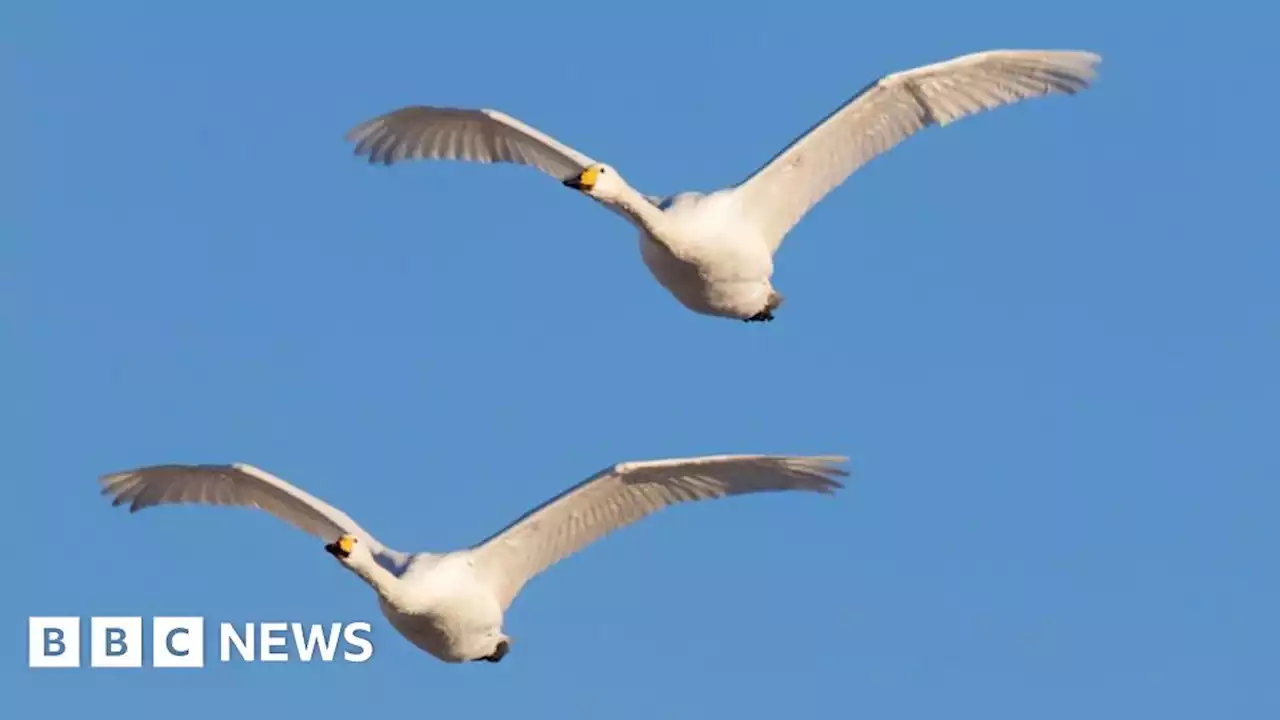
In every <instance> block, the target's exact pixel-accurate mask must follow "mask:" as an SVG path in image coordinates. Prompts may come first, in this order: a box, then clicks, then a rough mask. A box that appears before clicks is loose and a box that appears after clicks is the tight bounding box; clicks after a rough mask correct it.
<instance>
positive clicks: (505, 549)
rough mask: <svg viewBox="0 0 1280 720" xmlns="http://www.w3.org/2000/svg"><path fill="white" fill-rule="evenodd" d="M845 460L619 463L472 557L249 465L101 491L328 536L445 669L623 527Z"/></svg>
mask: <svg viewBox="0 0 1280 720" xmlns="http://www.w3.org/2000/svg"><path fill="white" fill-rule="evenodd" d="M845 460H846V459H845V458H843V457H834V456H822V457H799V456H777V455H717V456H705V457H695V458H674V459H668V460H650V461H643V462H629V463H619V464H616V465H612V466H610V467H608V468H605V469H604V470H601V471H600V472H598V473H596V474H595V475H593V476H592V477H590V478H588V479H587V480H585V481H583V482H581V483H579V484H578V485H575V486H574V487H572V488H570V489H569V490H567V491H565V492H563V493H561V494H560V495H558V496H556V497H555V498H553V499H551V500H550V501H548V502H546V503H544V504H542V505H541V506H539V507H537V508H535V509H534V510H532V511H530V512H528V513H526V514H525V515H524V516H522V517H521V518H519V519H518V520H516V521H515V522H513V523H512V524H510V525H509V526H507V527H506V528H505V529H503V530H502V531H500V532H498V533H496V534H494V535H492V536H490V537H489V538H488V539H486V540H484V541H482V542H480V543H478V544H477V545H474V546H472V547H470V548H467V549H465V550H458V551H454V552H444V553H429V552H420V553H404V552H401V551H399V550H393V549H391V548H389V547H387V546H385V545H383V544H382V543H381V542H379V541H378V540H377V539H376V538H374V537H373V536H372V535H371V534H369V533H368V532H367V531H365V530H364V529H363V528H361V527H360V526H359V525H357V524H356V523H355V521H353V520H352V519H351V518H350V517H348V516H347V515H346V514H345V513H343V512H342V511H341V510H339V509H337V508H335V507H333V506H332V505H329V504H328V503H326V502H324V501H323V500H320V499H319V498H316V497H314V496H312V495H310V494H308V493H306V492H305V491H303V490H301V489H300V488H298V487H295V486H294V485H291V484H290V483H288V482H286V481H284V480H282V479H280V478H278V477H276V476H275V475H272V474H271V473H268V472H267V471H265V470H262V469H259V468H256V467H254V466H252V465H246V464H243V463H236V464H232V465H153V466H149V467H142V468H137V469H134V470H126V471H123V472H118V473H113V474H110V475H105V476H103V477H102V478H101V479H100V482H101V484H102V492H103V494H104V495H108V496H110V497H111V498H112V504H113V505H122V504H128V506H129V509H130V511H135V512H136V511H138V510H141V509H144V508H148V507H152V506H156V505H164V504H174V503H205V504H214V505H239V506H246V507H257V508H261V509H263V510H266V511H267V512H269V513H271V514H272V515H275V516H276V517H278V518H280V519H281V520H284V521H286V522H288V523H290V524H292V525H294V526H296V527H298V528H300V529H302V530H304V531H306V532H309V533H311V534H313V535H315V536H317V537H319V538H321V539H322V540H324V541H325V545H324V549H325V551H326V552H328V553H329V554H330V555H332V556H333V557H334V558H336V559H337V561H338V562H339V563H340V564H341V565H343V566H344V567H346V568H347V569H348V570H350V571H352V572H353V573H355V574H356V575H357V576H359V577H360V578H361V579H362V580H364V581H365V582H366V583H367V584H368V585H369V586H370V587H371V588H372V589H373V590H374V592H375V593H376V594H377V597H378V607H379V609H380V610H381V611H382V614H383V615H384V616H385V617H386V618H387V621H388V622H389V623H390V624H391V626H392V627H394V628H395V629H396V631H398V632H399V633H400V634H401V635H403V636H404V637H405V638H406V639H407V640H409V642H411V643H413V644H414V645H415V646H417V647H419V648H421V649H422V650H424V651H426V652H427V653H429V654H431V655H432V656H434V657H436V658H438V659H440V660H442V661H444V662H448V663H462V662H471V661H476V660H486V661H489V662H499V661H501V660H502V658H503V657H505V656H506V654H507V653H508V652H509V650H510V648H511V638H510V636H508V635H507V634H506V633H505V632H504V630H503V618H504V615H505V613H506V610H507V608H508V607H510V605H511V603H512V602H513V601H514V599H515V598H516V596H517V595H518V594H519V593H520V591H521V589H522V588H523V587H524V585H525V584H526V583H527V582H528V581H529V580H530V579H532V578H533V577H534V576H535V575H537V574H539V573H541V572H542V571H544V570H545V569H547V568H548V567H550V566H551V565H553V564H555V563H556V562H558V561H560V560H562V559H564V558H565V557H568V556H569V555H572V554H573V553H575V552H577V551H579V550H581V549H582V548H584V547H586V546H587V545H589V544H591V543H592V542H594V541H596V540H599V539H600V538H602V537H604V536H605V535H606V534H608V533H610V532H612V531H613V530H616V529H618V528H620V527H624V526H626V525H629V524H631V523H633V522H635V521H636V520H639V519H640V518H642V517H645V516H647V515H649V514H651V513H653V512H656V511H657V510H659V509H661V508H663V507H667V506H669V505H674V504H678V503H683V502H689V501H697V500H709V499H715V498H721V497H728V496H731V495H744V494H752V493H763V492H781V491H806V492H815V493H822V494H830V493H833V492H834V491H835V490H836V489H838V488H840V487H842V485H841V483H840V482H839V481H838V480H836V478H838V477H841V476H844V475H847V474H848V473H847V472H846V471H845V470H843V469H841V468H840V467H839V464H840V463H843V462H844V461H845Z"/></svg>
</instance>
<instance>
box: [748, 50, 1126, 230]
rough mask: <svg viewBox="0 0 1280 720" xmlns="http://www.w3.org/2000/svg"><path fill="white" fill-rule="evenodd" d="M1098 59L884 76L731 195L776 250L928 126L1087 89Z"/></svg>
mask: <svg viewBox="0 0 1280 720" xmlns="http://www.w3.org/2000/svg"><path fill="white" fill-rule="evenodd" d="M1101 61H1102V58H1101V57H1100V56H1098V55H1096V54H1094V53H1089V52H1079V51H1065V50H1064V51H1058V50H991V51H987V52H979V53H972V54H969V55H962V56H960V57H957V58H953V59H951V60H947V61H945V62H940V63H935V64H932V65H925V66H922V67H918V68H915V69H912V70H906V71H903V72H898V73H893V74H891V75H886V76H884V77H882V78H880V79H879V80H877V81H876V82H874V83H871V84H870V85H868V86H866V87H865V88H863V89H862V91H860V92H859V93H858V94H857V95H855V96H854V97H853V98H852V99H850V100H849V101H848V102H846V103H845V104H844V105H842V106H840V107H839V108H837V109H836V110H835V111H834V112H832V113H831V114H830V115H828V116H827V117H825V118H823V119H822V120H821V121H820V122H818V124H816V125H814V126H813V127H812V128H810V129H809V130H808V131H806V132H805V133H804V134H803V135H801V136H800V137H799V138H797V139H796V140H795V141H794V142H792V143H791V144H790V145H789V146H787V147H786V148H784V149H783V150H782V152H780V153H778V154H777V155H775V156H774V157H772V158H770V159H769V161H768V162H767V163H765V164H764V166H762V167H761V168H760V169H758V170H757V171H756V172H755V173H753V174H752V175H751V176H750V177H748V178H747V179H746V180H744V181H742V182H741V183H740V184H739V185H738V186H737V187H736V190H737V191H738V192H740V193H742V195H743V204H744V206H745V207H746V208H747V212H749V213H752V220H753V221H755V222H757V223H759V224H760V225H761V226H762V228H763V229H764V233H765V237H767V238H769V239H770V241H771V248H770V249H771V250H773V251H774V252H776V251H777V249H778V246H779V245H781V244H782V240H783V238H784V237H785V236H786V234H787V232H789V231H790V230H791V228H792V227H794V226H795V225H796V223H798V222H800V220H801V218H803V217H804V215H805V213H807V212H808V211H809V210H810V209H812V208H813V206H814V205H816V204H817V203H818V202H819V201H821V200H822V198H824V197H826V195H827V194H828V193H829V192H831V190H833V189H834V188H835V187H836V186H838V185H839V184H841V183H843V182H844V181H845V180H846V179H848V177H849V176H850V175H852V174H853V173H854V172H855V171H857V170H858V168H860V167H862V166H863V165H865V164H866V163H867V162H869V161H870V160H871V159H872V158H874V157H876V156H877V155H880V154H882V153H884V152H886V151H888V150H889V149H891V148H893V147H894V146H896V145H897V144H898V143H900V142H902V141H903V140H905V139H907V138H908V137H910V136H911V135H914V134H915V133H917V132H919V131H920V130H923V129H924V128H926V127H928V126H930V125H947V124H949V123H951V122H954V121H956V120H959V119H960V118H963V117H967V116H969V115H973V114H975V113H978V112H981V111H984V110H992V109H995V108H997V107H1000V106H1003V105H1008V104H1011V103H1015V102H1018V101H1020V100H1024V99H1028V98H1033V97H1040V96H1044V95H1052V94H1065V95H1074V94H1076V93H1078V92H1080V91H1082V90H1084V89H1085V88H1087V87H1089V85H1090V84H1091V83H1092V81H1093V79H1094V77H1095V76H1096V74H1097V73H1096V69H1095V66H1096V65H1097V64H1098V63H1100V62H1101Z"/></svg>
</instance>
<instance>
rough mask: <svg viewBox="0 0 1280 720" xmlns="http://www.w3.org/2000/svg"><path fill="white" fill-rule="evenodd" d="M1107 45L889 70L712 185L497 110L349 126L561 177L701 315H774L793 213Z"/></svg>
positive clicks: (388, 152) (1080, 71)
mask: <svg viewBox="0 0 1280 720" xmlns="http://www.w3.org/2000/svg"><path fill="white" fill-rule="evenodd" d="M1099 62H1101V57H1100V56H1098V55H1096V54H1094V53H1089V52H1080V51H1059V50H989V51H985V52H978V53H971V54H969V55H962V56H959V57H956V58H952V59H951V60H947V61H944V62H940V63H934V64H931V65H924V66H921V67H917V68H914V69H911V70H906V71H903V72H897V73H892V74H890V75H886V76H884V77H881V78H879V79H878V80H876V81H875V82H873V83H871V84H870V85H867V86H866V87H865V88H863V90H862V91H861V92H859V93H857V94H856V95H855V96H854V97H853V98H851V99H850V100H849V101H847V102H846V103H844V104H843V105H841V106H840V107H839V108H837V109H836V110H835V111H834V112H832V113H831V114H830V115H828V116H827V117H825V118H823V119H822V120H821V121H820V122H819V123H817V124H816V125H814V126H813V127H812V128H810V129H809V130H808V131H806V132H805V133H804V134H803V135H801V136H800V137H798V138H796V139H795V140H794V141H792V143H791V144H790V145H788V146H787V147H786V148H784V149H783V150H782V151H781V152H779V153H778V154H777V155H775V156H774V157H773V158H771V159H770V160H769V161H768V162H767V163H765V164H764V165H763V166H762V167H760V168H759V169H758V170H756V171H755V172H754V173H752V174H751V175H750V176H749V177H747V178H746V179H745V180H743V181H741V182H739V183H738V184H736V185H734V186H732V187H729V188H725V189H722V190H718V191H716V192H711V193H706V194H703V193H695V192H686V193H681V194H678V195H674V196H671V197H666V198H663V197H656V196H651V195H645V194H642V193H640V192H639V191H637V190H635V189H634V188H632V187H631V186H630V185H629V184H627V182H626V181H625V180H624V179H623V178H622V176H621V175H620V174H619V173H618V171H617V170H616V169H614V168H613V167H611V166H609V165H607V164H605V163H601V162H597V161H595V160H593V159H592V158H590V157H588V156H587V155H584V154H583V153H581V152H579V151H578V150H575V149H573V148H571V147H569V146H568V145H565V144H563V143H561V142H560V141H558V140H556V139H554V138H552V137H550V136H549V135H546V134H544V133H543V132H541V131H539V130H537V129H535V128H533V127H531V126H529V125H526V124H525V123H523V122H521V121H520V120H517V119H515V118H514V117H511V116H510V115H507V114H506V113H503V112H499V111H497V110H491V109H460V108H446V107H430V106H410V107H404V108H400V109H398V110H393V111H391V112H389V113H386V114H384V115H380V116H378V117H375V118H373V119H371V120H367V121H365V122H363V123H361V124H359V125H357V126H356V127H354V128H353V129H352V130H351V131H349V132H348V133H347V139H348V140H350V141H352V142H354V143H355V152H356V153H357V154H360V155H367V156H368V158H369V161H370V162H381V163H384V164H391V163H394V162H398V161H401V160H405V159H436V160H467V161H472V162H480V163H493V162H507V163H519V164H524V165H530V166H533V167H535V168H537V169H539V170H542V171H543V172H545V173H547V174H549V175H552V176H553V177H556V178H558V179H560V180H561V181H562V182H563V184H564V185H566V186H567V187H571V188H574V189H576V190H579V191H580V192H582V193H584V194H586V195H587V196H589V197H591V198H592V199H594V200H596V201H598V202H599V203H601V204H603V205H604V206H605V207H606V208H608V209H610V210H612V211H614V212H616V213H617V214H619V215H621V216H622V217H623V218H625V219H626V220H628V221H629V222H631V224H632V225H634V226H635V227H636V228H637V229H638V231H639V241H638V242H639V247H640V256H641V258H642V259H643V261H644V263H645V265H646V266H647V267H648V269H649V271H650V273H651V274H652V275H653V277H654V278H655V279H656V280H657V281H658V282H659V283H660V284H661V285H662V286H663V287H664V288H666V289H667V291H668V292H669V293H670V294H671V295H672V296H674V297H675V298H676V300H678V301H679V302H680V303H681V304H682V305H684V306H685V307H686V308H688V309H690V310H692V311H694V312H696V313H699V314H703V315H710V316H716V317H725V318H735V319H740V320H744V321H748V322H752V321H769V320H772V319H773V312H774V311H775V310H776V309H777V308H778V307H779V306H780V305H781V304H782V301H783V296H782V294H781V293H780V292H778V290H777V289H776V288H774V286H773V285H772V283H771V278H772V276H773V270H774V263H773V258H774V256H775V255H776V253H777V251H778V248H779V247H780V246H781V244H782V241H783V239H784V238H785V237H786V236H787V234H788V233H789V232H790V231H791V229H792V228H793V227H795V225H796V224H798V223H799V222H800V220H801V219H802V218H803V217H804V216H805V214H807V213H808V211H809V210H810V209H812V208H813V206H814V205H816V204H817V203H818V202H819V201H821V200H822V199H823V198H824V197H826V195H827V194H828V193H830V192H831V191H832V190H833V189H835V187H836V186H838V185H840V184H841V183H843V182H844V181H845V180H846V179H847V178H848V177H849V176H850V175H851V174H853V173H854V172H855V171H856V170H857V169H858V168H860V167H862V166H863V165H864V164H866V163H867V162H868V161H870V160H871V159H872V158H874V157H876V156H877V155H880V154H882V153H884V152H885V151H887V150H889V149H890V148H892V147H894V146H896V145H897V144H898V143H900V142H902V141H903V140H905V139H906V138H907V137H909V136H911V135H913V134H915V133H916V132H918V131H920V130H922V129H924V128H925V127H928V126H930V125H946V124H948V123H950V122H953V121H955V120H958V119H960V118H962V117H966V116H968V115H972V114H974V113H977V112H981V111H984V110H990V109H994V108H996V107H1000V106H1002V105H1008V104H1011V103H1015V102H1018V101H1021V100H1024V99H1027V98H1032V97H1039V96H1044V95H1051V94H1068V95H1070V94H1075V93H1078V92H1080V91H1082V90H1084V89H1085V88H1087V87H1088V86H1089V85H1090V84H1091V82H1092V80H1093V79H1094V77H1095V76H1096V70H1095V66H1096V65H1097V64H1098V63H1099Z"/></svg>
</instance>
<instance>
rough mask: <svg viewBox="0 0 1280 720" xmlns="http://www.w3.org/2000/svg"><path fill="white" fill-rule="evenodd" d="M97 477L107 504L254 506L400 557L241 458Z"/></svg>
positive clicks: (325, 535)
mask: <svg viewBox="0 0 1280 720" xmlns="http://www.w3.org/2000/svg"><path fill="white" fill-rule="evenodd" d="M99 482H100V483H101V485H102V494H103V495H107V496H110V497H111V504H112V505H113V506H118V505H126V504H127V505H128V506H129V511H130V512H137V511H139V510H142V509H144V508H149V507H154V506H157V505H172V504H186V503H195V504H203V505H239V506H242V507H252V508H259V509H262V510H265V511H267V512H268V513H271V514H272V515H274V516H276V517H277V518H280V519H281V520H284V521H285V522H287V523H289V524H290V525H293V526H294V527H297V528H298V529H300V530H303V531H304V532H308V533H310V534H312V535H315V536H317V537H319V538H321V539H322V540H324V541H325V542H333V541H335V540H337V539H338V538H339V537H340V536H342V535H346V534H350V535H354V536H356V537H358V538H359V539H360V541H361V542H363V543H367V547H368V548H369V550H370V551H371V552H373V554H374V556H375V557H376V556H381V557H386V558H389V559H392V560H395V561H396V562H400V561H403V560H404V558H405V556H404V554H403V553H400V552H397V551H395V550H390V549H388V548H387V547H386V546H384V545H383V544H382V543H381V542H379V541H378V540H377V539H376V538H374V537H373V536H372V535H370V534H369V533H368V532H367V531H365V530H364V529H363V528H361V527H360V526H359V525H357V524H356V522H355V521H354V520H352V519H351V518H350V517H349V516H347V514H346V513H344V512H342V511H341V510H339V509H338V508H335V507H333V506H332V505H330V504H328V503H326V502H325V501H323V500H321V499H319V498H317V497H315V496H313V495H311V494H309V493H307V492H304V491H303V490H301V489H300V488H297V487H295V486H294V485H292V484H290V483H288V482H285V481H284V480H281V479H280V478H278V477H276V476H275V475H272V474H271V473H269V472H267V471H265V470H262V469H260V468H256V467H254V466H252V465H247V464H244V463H234V464H231V465H151V466H148V467H141V468H136V469H133V470H124V471H121V472H117V473H112V474H110V475H104V476H102V477H101V478H100V479H99Z"/></svg>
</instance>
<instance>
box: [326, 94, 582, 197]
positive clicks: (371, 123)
mask: <svg viewBox="0 0 1280 720" xmlns="http://www.w3.org/2000/svg"><path fill="white" fill-rule="evenodd" d="M347 140H348V141H349V142H354V143H355V153H356V154H357V155H367V156H368V157H369V162H371V163H383V164H386V165H391V164H392V163H396V162H400V161H402V160H464V161H470V162H477V163H515V164H518V165H529V166H532V167H535V168H537V169H539V170H541V171H542V172H544V173H547V174H548V175H551V176H553V177H555V178H557V179H559V180H565V179H567V178H569V177H572V176H574V175H577V174H578V173H580V172H582V170H583V169H585V168H586V167H587V166H588V165H592V164H593V163H594V162H595V161H594V160H592V159H591V158H590V157H587V156H586V155H584V154H582V153H580V152H578V151H577V150H574V149H573V148H571V147H569V146H568V145H565V144H564V143H562V142H560V141H559V140H556V139H555V138H553V137H551V136H550V135H547V134H546V133H543V132H541V131H540V130H537V129H536V128H533V127H531V126H529V125H526V124H525V123H523V122H521V121H519V120H517V119H515V118H513V117H511V116H510V115H507V114H506V113H503V112H499V111H497V110H489V109H478V110H472V109H462V108H445V107H429V106H424V105H416V106H410V107H404V108H400V109H399V110H393V111H391V112H389V113H386V114H384V115H379V116H378V117H375V118H373V119H371V120H366V121H365V122H362V123H360V124H359V125H357V126H355V127H354V128H352V129H351V130H350V131H349V132H348V133H347Z"/></svg>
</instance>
